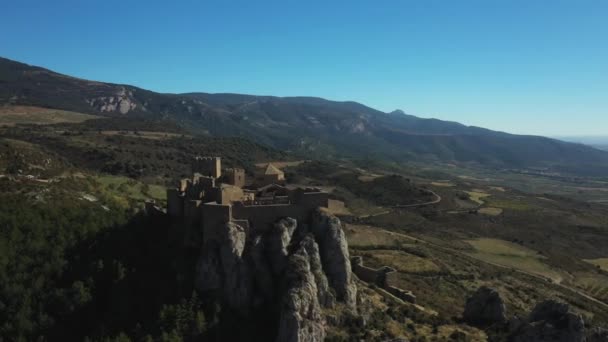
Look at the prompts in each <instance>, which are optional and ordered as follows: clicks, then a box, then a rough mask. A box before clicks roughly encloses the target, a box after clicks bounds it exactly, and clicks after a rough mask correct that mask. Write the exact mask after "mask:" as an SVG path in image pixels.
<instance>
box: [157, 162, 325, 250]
mask: <svg viewBox="0 0 608 342" xmlns="http://www.w3.org/2000/svg"><path fill="white" fill-rule="evenodd" d="M192 169H193V171H194V175H193V176H192V178H186V179H182V180H180V181H179V184H178V185H177V187H175V188H169V189H167V214H168V215H169V216H171V217H173V218H174V219H179V220H182V221H183V222H184V223H185V224H186V226H187V227H188V228H190V230H191V232H192V234H190V235H189V240H191V241H193V242H194V243H198V242H199V241H198V240H197V239H191V238H192V237H193V236H196V235H202V238H203V241H204V240H206V239H208V238H211V237H213V236H214V235H215V234H217V229H218V227H224V226H225V225H226V223H228V222H234V223H236V224H238V225H239V226H241V227H243V228H244V229H246V230H248V231H251V232H250V233H252V234H257V233H261V232H264V231H266V230H268V229H270V228H271V227H272V225H273V224H274V223H276V222H277V221H278V220H279V219H281V218H285V217H290V218H293V219H295V220H297V221H298V222H308V221H309V220H310V217H311V213H312V212H313V210H315V209H316V208H319V207H320V208H327V207H328V205H329V194H328V193H327V192H324V191H321V190H319V189H316V188H295V189H291V188H288V187H286V186H285V185H284V184H275V183H272V182H271V181H272V180H276V181H277V182H279V183H284V180H285V179H284V176H283V172H282V171H280V170H278V169H277V168H276V167H274V166H273V165H272V164H268V166H267V167H266V168H265V171H264V172H263V173H262V177H261V178H258V179H261V183H255V184H254V185H251V186H249V187H246V186H245V184H246V179H245V171H244V170H243V169H239V168H231V169H225V170H223V171H224V172H223V173H222V167H221V158H220V157H197V158H195V159H194V162H193V164H192ZM269 170H270V171H269ZM260 184H263V186H256V185H260ZM199 233H201V234H199Z"/></svg>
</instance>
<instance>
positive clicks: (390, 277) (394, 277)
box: [384, 272, 399, 286]
mask: <svg viewBox="0 0 608 342" xmlns="http://www.w3.org/2000/svg"><path fill="white" fill-rule="evenodd" d="M398 276H399V274H398V273H397V272H387V273H386V275H385V280H384V282H385V283H386V286H395V284H397V283H398V281H399V280H398Z"/></svg>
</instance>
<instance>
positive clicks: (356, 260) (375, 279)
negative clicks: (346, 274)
mask: <svg viewBox="0 0 608 342" xmlns="http://www.w3.org/2000/svg"><path fill="white" fill-rule="evenodd" d="M350 264H351V269H352V271H353V273H354V274H355V275H356V276H357V277H358V278H359V279H361V280H363V281H365V282H368V283H372V284H376V285H378V286H379V287H381V288H383V289H384V290H386V292H388V293H389V294H391V295H393V296H395V297H397V298H399V299H401V300H403V301H405V302H409V303H414V304H415V303H416V296H415V295H414V294H413V293H412V292H411V291H406V290H402V289H400V288H399V287H397V286H395V284H397V272H396V271H395V269H394V268H391V267H387V266H384V267H380V268H378V269H373V268H371V267H367V266H364V265H363V258H362V257H360V256H355V257H352V258H351V263H350Z"/></svg>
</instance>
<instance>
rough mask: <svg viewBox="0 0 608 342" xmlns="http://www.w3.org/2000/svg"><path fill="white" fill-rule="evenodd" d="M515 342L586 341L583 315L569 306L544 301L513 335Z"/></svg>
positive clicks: (552, 301)
mask: <svg viewBox="0 0 608 342" xmlns="http://www.w3.org/2000/svg"><path fill="white" fill-rule="evenodd" d="M512 340H513V341H514V342H528V341H530V342H532V341H558V342H583V341H585V324H584V321H583V318H582V317H581V315H579V314H576V313H574V312H572V311H570V307H569V306H568V304H565V303H560V302H557V301H554V300H547V301H544V302H542V303H540V304H538V305H536V307H535V308H534V310H532V312H531V313H530V315H529V316H528V318H527V320H525V321H524V322H522V324H521V325H520V326H519V327H518V328H517V329H516V330H515V331H514V332H513V333H512Z"/></svg>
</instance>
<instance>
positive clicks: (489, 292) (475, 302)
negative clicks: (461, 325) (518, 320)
mask: <svg viewBox="0 0 608 342" xmlns="http://www.w3.org/2000/svg"><path fill="white" fill-rule="evenodd" d="M506 311H507V310H506V307H505V303H504V302H503V300H502V298H501V297H500V294H499V293H498V292H497V291H496V290H494V289H491V288H488V287H485V286H482V287H480V288H479V289H478V290H477V291H476V292H475V293H474V294H473V295H472V296H471V297H470V298H469V299H467V303H466V306H465V309H464V313H463V315H462V316H463V318H464V320H465V322H467V323H469V324H471V325H476V326H488V325H492V324H496V323H504V322H505V321H506V319H507V316H506Z"/></svg>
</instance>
